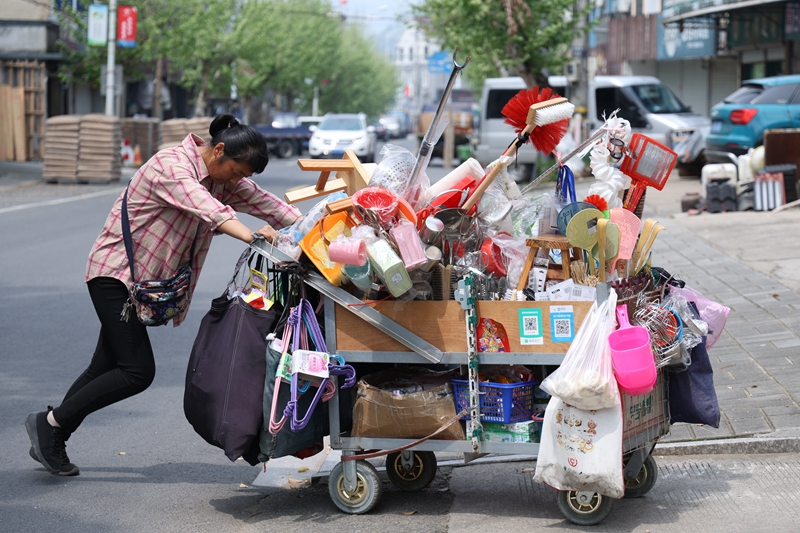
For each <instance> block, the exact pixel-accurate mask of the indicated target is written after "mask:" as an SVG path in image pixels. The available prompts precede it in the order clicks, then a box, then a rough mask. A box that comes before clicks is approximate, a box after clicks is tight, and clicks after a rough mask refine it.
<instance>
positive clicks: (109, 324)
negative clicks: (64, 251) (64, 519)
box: [25, 115, 300, 476]
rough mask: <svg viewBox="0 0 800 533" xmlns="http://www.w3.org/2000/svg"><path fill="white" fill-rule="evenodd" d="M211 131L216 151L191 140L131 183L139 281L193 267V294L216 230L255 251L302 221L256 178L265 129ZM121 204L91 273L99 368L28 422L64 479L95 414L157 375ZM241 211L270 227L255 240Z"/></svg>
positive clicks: (230, 124) (224, 124) (37, 451)
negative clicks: (134, 288)
mask: <svg viewBox="0 0 800 533" xmlns="http://www.w3.org/2000/svg"><path fill="white" fill-rule="evenodd" d="M209 133H210V134H211V143H210V144H206V143H205V142H204V141H203V140H202V139H200V137H197V136H196V135H194V134H190V135H188V136H187V137H186V138H185V139H184V140H183V142H182V143H181V144H180V146H176V147H174V148H168V149H165V150H162V151H160V152H158V153H157V154H156V155H154V156H153V157H152V158H151V159H150V160H149V161H148V162H147V163H145V164H144V165H143V166H142V167H141V168H140V169H139V170H138V171H137V172H136V174H135V175H134V176H133V178H132V179H131V182H130V184H129V186H128V192H127V195H128V197H127V206H128V207H127V211H128V216H129V224H130V231H131V236H132V240H133V251H134V264H135V271H136V277H137V281H138V280H157V279H168V278H170V277H172V276H173V275H175V272H176V270H177V269H178V267H179V266H181V265H187V264H192V279H191V283H190V289H189V293H190V296H191V292H193V291H194V287H195V286H196V284H197V278H198V277H199V275H200V270H201V269H202V266H203V262H204V260H205V258H206V255H207V253H208V249H209V247H210V245H211V238H212V237H213V235H214V234H215V233H216V232H221V233H225V234H227V235H230V236H232V237H235V238H237V239H240V240H242V241H244V242H248V243H249V242H251V241H253V239H254V238H256V237H258V236H263V237H265V238H266V239H267V240H270V241H271V240H273V239H274V238H275V236H276V235H277V231H276V229H275V228H278V229H280V228H282V227H285V226H288V225H291V224H292V223H293V222H294V221H295V220H297V218H298V217H299V216H300V212H299V211H298V210H297V208H295V207H293V206H290V205H288V204H286V203H285V202H283V201H282V200H280V199H279V198H278V197H276V196H275V195H273V194H271V193H269V192H267V191H265V190H263V189H261V188H260V187H259V186H258V185H256V184H255V183H254V182H253V181H252V180H250V179H248V176H251V175H252V174H254V173H261V172H263V171H264V168H265V167H266V166H267V163H268V161H269V156H268V154H267V146H266V143H265V141H264V137H263V136H262V135H261V134H260V133H259V132H258V131H256V130H255V129H253V128H251V127H250V126H246V125H243V124H240V123H239V121H238V120H237V119H236V118H234V117H233V116H232V115H220V116H217V117H216V118H215V119H214V121H213V122H212V123H211V127H210V129H209ZM122 196H123V195H122V194H121V195H120V197H119V198H117V200H116V202H114V205H113V207H112V208H111V212H110V214H109V215H108V218H107V219H106V223H105V225H104V226H103V229H102V231H101V232H100V236H99V237H98V238H97V240H96V241H95V243H94V246H93V247H92V250H91V252H90V254H89V262H88V265H87V269H86V283H87V286H88V288H89V295H90V296H91V298H92V303H93V304H94V308H95V311H96V312H97V316H98V318H99V319H100V324H101V327H100V338H99V340H98V342H97V347H96V348H95V351H94V355H93V357H92V360H91V363H90V364H89V366H88V368H87V369H86V370H85V371H84V372H83V374H81V376H80V377H78V379H77V380H76V381H75V383H74V384H73V385H72V387H70V389H69V391H67V394H66V395H65V396H64V400H63V401H62V402H61V405H59V406H58V407H56V408H55V409H53V408H52V407H49V406H48V408H47V411H42V412H38V413H31V414H29V415H28V417H27V419H26V421H25V427H26V429H27V431H28V436H29V437H30V440H31V445H32V446H31V450H30V455H31V457H33V458H34V459H35V460H37V461H39V462H41V463H42V464H43V465H44V466H45V468H47V470H49V471H50V473H51V474H55V475H61V476H74V475H77V474H78V473H79V470H78V467H77V466H75V465H74V464H72V463H71V462H70V460H69V457H67V452H66V444H65V442H66V441H67V439H69V437H70V435H71V434H72V433H73V432H74V431H75V430H76V429H78V426H80V424H81V422H83V420H84V418H86V416H87V415H89V414H90V413H93V412H94V411H97V410H99V409H102V408H104V407H106V406H108V405H110V404H112V403H115V402H118V401H120V400H123V399H125V398H129V397H131V396H133V395H135V394H138V393H140V392H142V391H144V390H145V389H147V387H149V386H150V384H151V383H152V381H153V378H154V377H155V368H156V367H155V359H154V357H153V350H152V348H151V346H150V339H149V337H148V334H147V328H146V327H145V326H144V325H143V324H142V323H141V322H139V321H138V320H137V319H136V318H135V317H136V313H131V317H130V318H129V319H128V320H127V321H124V320H121V318H120V316H121V313H122V310H123V306H124V305H125V303H126V302H127V301H128V298H129V287H130V286H131V283H132V282H133V280H132V279H131V270H130V266H129V262H128V257H127V254H126V251H125V244H124V241H123V237H122V226H121V212H122ZM235 211H239V212H245V213H248V214H250V215H253V216H255V217H258V218H260V219H262V220H264V221H265V222H267V223H268V225H266V226H264V227H262V228H261V229H259V230H258V231H257V232H253V231H251V230H250V229H249V228H248V227H247V226H245V225H244V224H242V223H241V222H240V221H239V220H238V219H237V218H236V214H235ZM192 250H194V257H191V258H190V257H189V256H190V255H191V251H192ZM190 260H191V263H190ZM187 310H188V306H187V308H186V309H184V311H183V313H181V314H178V315H177V316H175V317H174V319H173V325H174V326H178V325H180V323H181V322H183V320H184V317H185V314H186V311H187ZM187 353H188V352H187Z"/></svg>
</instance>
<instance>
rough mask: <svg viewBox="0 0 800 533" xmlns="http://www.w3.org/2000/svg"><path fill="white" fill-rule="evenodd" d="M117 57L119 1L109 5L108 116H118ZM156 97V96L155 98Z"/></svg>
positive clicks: (113, 1) (111, 0)
mask: <svg viewBox="0 0 800 533" xmlns="http://www.w3.org/2000/svg"><path fill="white" fill-rule="evenodd" d="M116 55H117V0H110V2H109V4H108V60H107V61H106V115H109V116H114V115H116V112H115V109H114V108H115V106H114V78H115V74H116V69H115V68H114V67H115V64H116ZM155 97H156V96H154V98H155Z"/></svg>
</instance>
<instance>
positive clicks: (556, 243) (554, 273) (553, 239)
mask: <svg viewBox="0 0 800 533" xmlns="http://www.w3.org/2000/svg"><path fill="white" fill-rule="evenodd" d="M525 243H526V244H527V245H528V247H529V248H530V251H529V252H528V257H527V258H526V259H525V266H524V267H523V268H522V275H521V276H520V278H519V283H518V284H517V290H518V291H521V290H523V289H524V288H525V287H527V286H528V274H529V273H530V271H531V268H533V260H534V258H535V257H536V254H537V253H538V251H539V248H541V249H542V250H545V251H547V253H548V255H549V253H550V250H555V249H557V250H561V271H558V270H554V269H548V271H547V277H548V278H561V279H563V280H567V279H569V278H570V272H569V263H570V259H571V258H570V253H574V254H575V257H574V259H576V260H577V259H579V258H583V251H582V250H581V249H580V248H575V247H574V246H571V245H570V244H569V241H568V240H567V238H566V237H565V236H564V235H555V234H553V235H539V236H538V237H534V238H532V239H527V240H526V241H525Z"/></svg>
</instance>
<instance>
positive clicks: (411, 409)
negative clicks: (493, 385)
mask: <svg viewBox="0 0 800 533" xmlns="http://www.w3.org/2000/svg"><path fill="white" fill-rule="evenodd" d="M451 377H452V373H450V372H447V373H436V372H432V371H430V370H426V369H413V368H409V369H402V370H399V369H392V370H386V371H383V372H377V373H375V374H369V375H367V376H364V377H363V378H362V379H361V380H360V381H359V382H358V392H357V395H356V402H355V406H354V407H353V431H352V435H353V436H354V437H383V438H410V439H418V438H422V437H427V436H428V435H430V434H431V433H433V432H434V431H436V430H437V429H439V428H440V427H442V426H443V425H444V424H446V423H447V422H448V421H450V420H451V419H452V418H454V417H455V416H456V415H457V413H456V407H455V401H454V399H453V389H452V386H451V385H450V382H449V380H450V378H451ZM400 382H405V383H410V384H418V385H420V386H421V387H422V388H423V390H421V391H418V392H407V393H405V394H395V393H394V392H392V390H384V389H382V388H381V387H380V385H382V384H387V383H400ZM437 437H438V438H440V439H443V440H465V439H466V436H465V435H464V430H463V429H462V427H461V424H460V423H456V424H453V425H452V426H450V427H449V428H447V429H446V430H445V431H444V432H442V433H441V434H440V435H438V436H437Z"/></svg>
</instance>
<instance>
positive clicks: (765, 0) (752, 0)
mask: <svg viewBox="0 0 800 533" xmlns="http://www.w3.org/2000/svg"><path fill="white" fill-rule="evenodd" d="M785 1H786V0H722V1H720V0H695V1H693V2H681V3H679V4H677V5H673V6H671V7H668V8H665V9H663V10H662V12H661V24H667V23H670V22H680V21H681V20H687V19H692V18H697V17H704V16H707V15H713V14H714V13H721V12H723V11H733V10H736V9H742V8H745V7H755V6H761V5H764V4H775V3H777V2H785Z"/></svg>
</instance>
